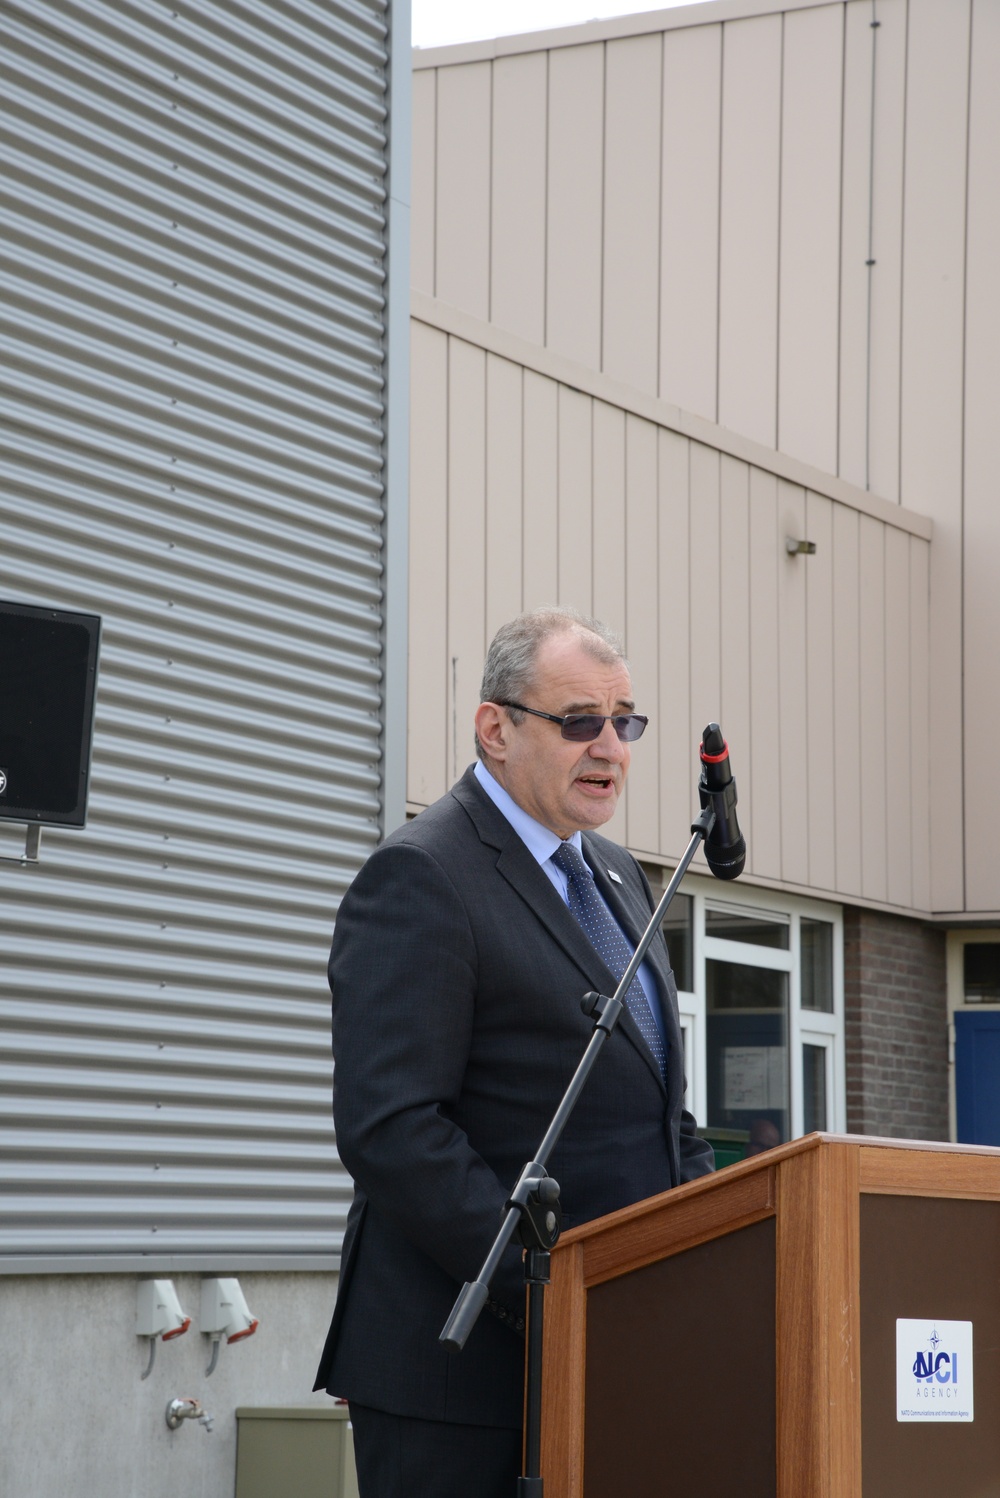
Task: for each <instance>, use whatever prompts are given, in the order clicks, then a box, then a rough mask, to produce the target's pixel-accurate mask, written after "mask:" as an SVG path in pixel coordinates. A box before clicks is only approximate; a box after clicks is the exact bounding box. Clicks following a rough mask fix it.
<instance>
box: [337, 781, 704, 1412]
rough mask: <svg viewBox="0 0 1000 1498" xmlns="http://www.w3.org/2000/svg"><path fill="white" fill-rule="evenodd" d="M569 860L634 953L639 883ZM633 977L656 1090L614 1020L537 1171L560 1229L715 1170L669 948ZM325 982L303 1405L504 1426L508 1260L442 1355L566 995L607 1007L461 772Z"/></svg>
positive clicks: (520, 1146)
mask: <svg viewBox="0 0 1000 1498" xmlns="http://www.w3.org/2000/svg"><path fill="white" fill-rule="evenodd" d="M583 847H584V855H585V857H586V858H587V861H588V863H589V864H590V866H591V867H592V869H593V870H594V877H595V879H596V881H597V884H598V887H599V888H600V891H601V894H602V895H603V896H604V898H605V900H606V901H607V903H608V905H609V906H610V908H611V909H612V910H613V911H614V913H615V915H616V917H617V919H618V920H619V922H620V923H621V925H622V927H623V929H624V930H625V931H626V932H627V934H628V935H629V936H630V938H631V940H632V941H633V943H634V942H636V941H638V938H639V937H640V935H641V934H642V931H643V929H644V928H645V925H646V923H647V922H648V920H649V915H650V913H651V911H652V908H653V901H652V897H651V895H650V891H649V886H648V884H647V883H646V880H645V878H644V876H643V874H642V871H641V869H640V868H639V866H638V864H637V863H636V862H635V860H634V859H633V858H632V857H631V855H629V854H628V853H626V852H624V850H623V849H621V848H620V847H618V846H617V845H616V844H615V843H611V842H609V841H608V840H607V839H606V838H602V837H598V836H596V835H595V834H587V833H585V834H584V837H583ZM608 870H613V871H614V872H615V873H616V874H617V875H618V876H619V878H620V880H621V883H620V884H617V883H615V882H614V881H613V880H611V879H610V878H609V877H608ZM647 961H648V962H649V964H650V966H651V968H652V970H653V972H654V973H655V976H656V981H657V983H658V985H659V989H660V998H661V1002H662V1008H663V1014H664V1020H665V1024H666V1038H667V1042H668V1045H669V1061H668V1075H667V1084H666V1087H664V1085H663V1082H662V1081H661V1078H660V1075H659V1070H658V1067H657V1065H656V1063H655V1061H654V1060H653V1058H652V1056H651V1054H650V1052H649V1050H648V1048H647V1046H646V1045H645V1043H644V1041H643V1040H642V1038H641V1036H640V1034H639V1032H638V1030H637V1028H636V1026H635V1024H634V1023H633V1021H632V1019H631V1017H630V1015H629V1014H628V1012H627V1011H626V1012H624V1013H623V1015H622V1017H621V1020H620V1022H619V1025H618V1028H617V1030H616V1031H615V1033H614V1034H613V1035H612V1036H611V1039H610V1041H609V1042H608V1044H607V1045H605V1047H604V1049H603V1051H602V1053H601V1056H600V1057H599V1059H598V1062H597V1065H596V1067H595V1069H594V1071H593V1073H592V1074H591V1076H590V1079H589V1080H588V1082H587V1085H586V1087H585V1089H584V1092H583V1095H582V1097H581V1099H580V1102H579V1104H578V1107H577V1110H576V1112H575V1114H574V1115H573V1117H572V1119H571V1120H570V1122H569V1124H568V1125H567V1127H566V1130H565V1133H564V1134H563V1137H562V1139H561V1141H560V1143H559V1145H558V1147H557V1149H556V1150H555V1152H554V1154H553V1157H552V1159H551V1161H550V1162H549V1169H550V1173H551V1174H552V1175H553V1176H554V1177H555V1178H556V1180H558V1181H559V1183H560V1185H561V1187H562V1205H563V1209H564V1214H565V1216H564V1223H565V1226H567V1227H571V1226H573V1225H574V1224H576V1223H578V1222H586V1221H589V1220H590V1219H591V1218H594V1217H599V1216H602V1215H603V1214H604V1213H606V1212H611V1211H614V1210H615V1209H617V1208H618V1207H623V1206H627V1205H629V1204H630V1203H632V1202H635V1201H639V1200H642V1199H643V1198H644V1197H647V1196H652V1195H654V1194H655V1193H657V1192H659V1191H664V1190H666V1189H667V1188H668V1187H670V1186H674V1185H677V1184H678V1183H679V1182H680V1181H686V1180H690V1179H692V1178H693V1177H695V1176H699V1175H702V1174H704V1173H705V1172H706V1171H708V1170H711V1168H712V1152H711V1149H710V1148H709V1146H708V1145H707V1144H706V1143H705V1142H704V1141H703V1140H701V1139H699V1138H698V1137H697V1136H696V1134H695V1132H694V1120H693V1118H692V1117H691V1116H690V1114H688V1113H685V1112H683V1111H682V1106H681V1103H682V1098H683V1093H684V1081H683V1075H682V1064H683V1055H682V1044H681V1035H680V1028H679V1023H678V1017H677V990H676V987H675V984H674V979H673V974H672V973H671V971H670V964H669V960H668V957H667V949H666V943H665V942H664V940H663V937H662V935H658V936H657V938H656V939H655V940H654V942H653V944H652V946H651V947H650V949H649V952H648V955H647ZM330 985H331V989H332V992H333V1052H334V1059H335V1066H336V1073H335V1077H334V1104H333V1107H334V1120H335V1124H336V1129H337V1145H338V1148H339V1151H340V1155H341V1158H342V1160H343V1162H344V1164H345V1165H346V1166H347V1168H348V1170H350V1172H351V1174H352V1175H353V1177H354V1180H355V1183H356V1188H357V1189H356V1194H355V1199H354V1203H353V1206H352V1208H351V1213H350V1217H349V1220H348V1229H347V1236H346V1240H345V1243H344V1254H343V1261H342V1270H341V1283H340V1292H339V1295H338V1299H337V1306H336V1310H335V1314H334V1318H333V1324H332V1326H331V1328H330V1334H329V1336H328V1338H327V1343H326V1348H325V1350H324V1353H323V1359H322V1362H321V1364H320V1369H319V1373H318V1375H317V1382H316V1387H317V1388H327V1389H328V1390H329V1391H330V1392H331V1393H332V1394H336V1395H340V1396H343V1397H346V1398H348V1399H353V1400H356V1401H357V1402H358V1403H360V1404H368V1405H371V1406H373V1407H375V1408H376V1409H383V1410H388V1411H390V1412H392V1413H395V1414H400V1415H414V1416H419V1417H422V1418H424V1419H431V1420H452V1421H458V1422H462V1423H471V1424H483V1425H508V1426H515V1427H516V1426H519V1425H520V1423H521V1413H522V1380H523V1360H524V1343H523V1340H522V1339H521V1337H520V1336H518V1335H517V1331H518V1324H519V1323H520V1322H521V1320H522V1318H523V1304H524V1296H523V1289H522V1283H521V1266H520V1251H519V1249H517V1247H516V1246H515V1245H512V1246H511V1248H510V1249H509V1250H508V1253H507V1256H506V1258H505V1260H504V1263H503V1264H502V1266H501V1269H500V1272H499V1274H498V1275H497V1277H496V1279H495V1280H494V1282H493V1299H492V1302H491V1306H490V1309H489V1310H488V1311H486V1312H484V1314H483V1315H482V1316H481V1317H480V1320H479V1322H478V1324H477V1326H476V1328H475V1329H474V1331H473V1333H472V1335H471V1336H470V1338H469V1341H468V1343H467V1344H466V1347H465V1349H464V1351H463V1352H461V1353H458V1354H449V1353H446V1352H444V1351H443V1350H442V1349H441V1348H440V1347H439V1345H438V1340H437V1338H438V1334H439V1332H440V1330H441V1327H442V1326H443V1324H444V1322H445V1320H446V1318H447V1316H448V1312H449V1311H450V1309H451V1306H452V1302H453V1300H454V1298H455V1295H456V1294H457V1292H458V1289H459V1287H460V1286H461V1285H462V1283H463V1282H464V1281H466V1280H473V1279H475V1277H476V1275H477V1273H478V1271H479V1269H480V1267H481V1265H482V1261H483V1259H484V1258H485V1256H486V1254H487V1252H488V1250H489V1248H490V1245H491V1244H492V1242H493V1239H494V1237H495V1235H496V1232H497V1229H498V1227H499V1225H500V1217H501V1212H502V1209H503V1206H504V1202H505V1201H506V1198H507V1194H508V1192H509V1190H510V1188H511V1187H512V1186H513V1184H514V1182H515V1181H516V1180H517V1178H518V1175H519V1174H520V1171H521V1169H522V1167H523V1166H524V1164H525V1162H526V1161H527V1160H529V1159H531V1158H533V1155H534V1151H535V1149H536V1148H537V1146H538V1143H539V1141H540V1140H541V1138H542V1136H543V1134H544V1132H545V1129H546V1127H547V1125H548V1123H549V1121H550V1118H551V1116H552V1114H553V1112H554V1111H555V1108H556V1106H557V1104H558V1102H559V1099H560V1097H561V1096H562V1093H563V1091H564V1089H565V1087H566V1085H567V1083H568V1082H569V1079H570V1077H571V1076H572V1074H573V1072H574V1070H575V1068H576V1066H577V1063H578V1062H579V1060H580V1057H581V1055H582V1054H583V1051H584V1048H585V1047H586V1044H587V1041H588V1039H589V1038H590V1034H591V1030H592V1025H591V1021H590V1020H589V1019H587V1018H586V1017H585V1016H584V1015H583V1013H582V1012H581V1009H580V998H581V996H582V995H583V994H584V993H585V992H586V991H587V990H588V989H594V988H596V989H599V990H600V991H601V992H602V993H612V992H613V991H614V987H615V981H614V978H613V977H612V975H611V973H610V972H609V971H608V970H607V968H606V967H605V966H604V964H603V962H602V961H601V959H600V958H599V957H598V956H597V953H596V952H595V950H594V948H593V947H592V946H591V944H590V942H589V941H588V939H587V937H586V936H585V935H584V933H583V931H582V930H581V928H580V926H579V925H578V924H577V922H576V920H575V919H574V917H573V916H572V915H571V914H570V912H569V910H568V908H567V907H566V905H565V904H564V902H563V901H562V900H561V899H560V897H559V895H558V893H557V891H556V890H555V888H554V887H553V885H552V883H551V882H550V880H549V879H548V878H547V877H546V875H545V874H544V873H543V871H542V870H541V869H540V868H539V866H538V864H537V863H536V862H535V860H534V858H533V857H532V856H531V854H530V853H529V852H528V850H527V848H526V847H525V846H524V844H523V843H522V841H521V839H520V838H519V837H518V836H517V834H516V833H515V832H514V830H513V828H512V827H511V826H510V824H509V823H508V822H507V820H506V818H504V817H503V816H502V815H501V813H500V812H499V811H498V810H497V808H496V807H495V806H494V805H493V803H492V802H491V801H490V799H489V797H488V796H486V795H485V793H484V792H483V790H482V789H481V787H480V786H479V785H478V784H477V782H476V779H475V776H474V775H473V773H472V771H471V770H469V771H467V773H466V774H465V776H464V777H463V778H462V780H460V781H459V783H458V784H457V785H456V786H455V787H454V788H453V790H452V791H451V792H450V793H449V794H448V795H447V796H444V797H443V798H442V799H441V800H440V801H438V802H437V803H436V804H435V805H434V806H431V807H429V808H428V810H427V811H425V812H423V813H422V814H421V815H420V816H419V817H417V818H416V819H415V820H414V821H413V822H411V823H409V824H408V825H407V826H406V827H403V828H400V829H399V830H398V831H397V832H394V833H393V834H392V835H391V836H390V837H388V838H387V839H386V841H385V842H384V843H383V844H382V845H381V847H380V848H379V849H378V850H377V851H376V852H375V853H374V854H373V855H372V856H371V858H369V860H368V862H367V863H366V864H365V866H364V868H363V869H362V870H361V872H360V873H359V875H358V877H357V878H356V880H355V881H354V883H353V884H352V886H351V888H350V890H349V891H348V893H347V894H346V895H345V897H344V900H343V902H342V904H341V907H340V911H339V913H338V916H337V923H336V930H335V933H334V939H333V949H332V952H331V956H330Z"/></svg>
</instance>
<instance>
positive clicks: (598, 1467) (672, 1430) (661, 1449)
mask: <svg viewBox="0 0 1000 1498" xmlns="http://www.w3.org/2000/svg"><path fill="white" fill-rule="evenodd" d="M774 1249H775V1242H774V1218H773V1217H772V1218H770V1219H768V1220H766V1221H764V1222H759V1223H755V1224H754V1225H753V1226H752V1227H746V1228H742V1229H740V1230H739V1231H738V1232H735V1233H730V1234H728V1235H727V1236H726V1237H723V1238H713V1239H711V1240H710V1241H709V1242H708V1243H702V1244H699V1245H698V1247H696V1248H689V1249H688V1250H687V1251H686V1252H684V1253H679V1254H675V1255H673V1256H672V1257H670V1258H667V1259H661V1260H660V1261H659V1263H656V1264H649V1265H647V1266H646V1267H645V1268H643V1269H636V1270H633V1272H632V1273H631V1274H628V1275H624V1276H622V1277H621V1278H619V1279H614V1280H606V1281H605V1282H604V1284H602V1285H598V1286H596V1287H595V1288H594V1289H593V1290H592V1291H591V1292H590V1294H589V1295H588V1297H587V1412H588V1413H587V1427H586V1436H585V1443H584V1444H585V1449H584V1469H583V1470H584V1495H585V1498H622V1494H624V1493H627V1494H628V1495H629V1498H663V1495H664V1494H665V1493H677V1494H695V1493H697V1494H707V1493H729V1494H739V1498H775V1483H776V1471H775V1448H774V1436H775V1367H774V1348H775V1338H774V1295H775V1257H774Z"/></svg>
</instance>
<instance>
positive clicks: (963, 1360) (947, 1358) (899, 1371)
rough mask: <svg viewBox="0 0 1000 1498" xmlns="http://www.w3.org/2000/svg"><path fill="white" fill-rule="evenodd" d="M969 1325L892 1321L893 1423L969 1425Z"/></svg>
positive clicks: (970, 1390) (970, 1396)
mask: <svg viewBox="0 0 1000 1498" xmlns="http://www.w3.org/2000/svg"><path fill="white" fill-rule="evenodd" d="M972 1418H973V1403H972V1322H971V1321H914V1320H897V1322H896V1419H897V1420H924V1421H927V1420H934V1421H942V1420H943V1421H947V1422H948V1423H949V1424H951V1423H954V1422H955V1421H961V1420H965V1421H969V1420H971V1419H972Z"/></svg>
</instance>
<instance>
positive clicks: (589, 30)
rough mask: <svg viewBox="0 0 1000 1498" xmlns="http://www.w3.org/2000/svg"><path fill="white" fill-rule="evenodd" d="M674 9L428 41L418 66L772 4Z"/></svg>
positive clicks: (785, 0) (693, 21)
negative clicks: (481, 37) (443, 43)
mask: <svg viewBox="0 0 1000 1498" xmlns="http://www.w3.org/2000/svg"><path fill="white" fill-rule="evenodd" d="M694 3H695V4H696V5H697V9H694V8H693V7H692V6H691V5H680V6H677V8H676V9H672V10H653V11H647V12H643V13H640V14H638V15H635V14H633V15H622V16H611V17H608V18H607V19H606V20H597V21H584V22H582V23H581V24H580V25H577V26H559V27H556V28H554V29H550V30H542V31H530V32H527V33H521V34H520V35H510V36H498V37H491V38H489V39H488V40H486V41H479V42H459V43H458V44H457V45H454V46H450V47H425V48H424V47H422V48H418V49H417V50H416V51H415V52H414V54H413V66H414V67H415V68H416V67H423V68H432V67H433V68H436V67H441V66H444V65H446V64H449V63H455V62H476V61H479V60H480V59H483V58H492V57H506V56H508V55H509V54H510V53H515V52H516V53H521V52H534V51H544V50H546V49H548V48H552V49H553V52H554V51H555V50H556V49H557V48H560V47H578V46H580V45H581V44H583V43H585V42H593V41H610V40H612V39H613V38H615V37H621V36H633V35H642V34H644V33H648V32H661V31H671V30H674V29H676V28H682V27H688V26H691V25H695V26H707V25H709V24H711V25H717V24H718V23H719V22H722V21H736V20H742V19H744V18H745V17H747V16H757V15H760V13H761V11H762V10H764V9H766V6H765V5H764V4H762V3H761V0H705V3H699V0H694ZM779 3H780V7H781V9H782V10H783V11H795V10H808V9H809V8H810V7H812V6H814V5H815V4H816V0H779ZM880 3H881V0H880Z"/></svg>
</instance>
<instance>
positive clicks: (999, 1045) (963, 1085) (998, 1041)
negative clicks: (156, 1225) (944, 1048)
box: [955, 1009, 1000, 1144]
mask: <svg viewBox="0 0 1000 1498" xmlns="http://www.w3.org/2000/svg"><path fill="white" fill-rule="evenodd" d="M955 1111H956V1115H957V1117H956V1122H957V1124H958V1142H959V1144H1000V1010H997V1009H984V1010H982V1011H979V1012H977V1011H974V1010H968V1009H964V1010H956V1013H955Z"/></svg>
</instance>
